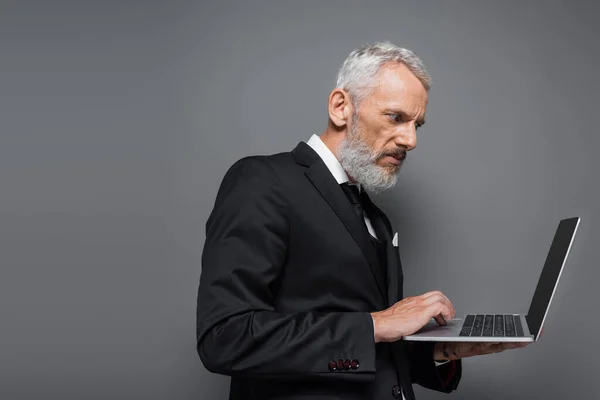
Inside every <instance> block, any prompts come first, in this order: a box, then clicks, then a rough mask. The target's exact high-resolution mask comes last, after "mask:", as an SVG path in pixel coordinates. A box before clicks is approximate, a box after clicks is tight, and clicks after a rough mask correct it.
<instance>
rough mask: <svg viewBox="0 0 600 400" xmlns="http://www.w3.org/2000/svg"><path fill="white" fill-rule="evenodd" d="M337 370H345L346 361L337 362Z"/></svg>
mask: <svg viewBox="0 0 600 400" xmlns="http://www.w3.org/2000/svg"><path fill="white" fill-rule="evenodd" d="M337 369H344V360H342V359H339V360H337Z"/></svg>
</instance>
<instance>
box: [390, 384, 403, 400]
mask: <svg viewBox="0 0 600 400" xmlns="http://www.w3.org/2000/svg"><path fill="white" fill-rule="evenodd" d="M401 392H402V390H401V389H400V386H398V385H396V386H394V387H393V388H392V395H393V396H394V398H395V399H399V398H400V393H401Z"/></svg>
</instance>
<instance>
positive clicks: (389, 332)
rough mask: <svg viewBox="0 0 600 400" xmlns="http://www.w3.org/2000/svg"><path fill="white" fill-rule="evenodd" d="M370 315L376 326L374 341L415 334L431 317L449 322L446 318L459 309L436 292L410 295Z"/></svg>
mask: <svg viewBox="0 0 600 400" xmlns="http://www.w3.org/2000/svg"><path fill="white" fill-rule="evenodd" d="M371 316H372V317H373V323H374V327H375V343H377V342H395V341H396V340H399V339H401V338H402V337H403V336H408V335H412V334H413V333H415V332H416V331H418V330H419V329H421V328H422V327H423V326H425V325H426V324H427V323H428V322H429V321H430V320H431V318H434V319H435V320H436V321H437V323H438V324H440V325H446V320H451V319H452V318H454V317H455V316H456V310H455V309H454V306H453V305H452V303H451V302H450V300H448V298H447V297H446V296H445V295H444V294H443V293H442V292H439V291H434V292H428V293H425V294H422V295H420V296H414V297H407V298H405V299H402V300H401V301H399V302H397V303H396V304H394V305H393V306H391V307H390V308H388V309H385V310H383V311H377V312H373V313H371Z"/></svg>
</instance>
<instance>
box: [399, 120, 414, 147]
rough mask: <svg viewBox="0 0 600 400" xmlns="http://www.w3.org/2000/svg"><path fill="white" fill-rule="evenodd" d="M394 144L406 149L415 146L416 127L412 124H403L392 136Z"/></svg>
mask: <svg viewBox="0 0 600 400" xmlns="http://www.w3.org/2000/svg"><path fill="white" fill-rule="evenodd" d="M394 143H395V144H396V146H398V147H400V146H403V147H404V148H406V151H411V150H412V149H414V148H415V147H417V129H416V128H415V126H414V125H413V124H410V125H408V126H405V127H403V128H402V129H401V131H400V132H398V134H397V135H396V137H395V138H394Z"/></svg>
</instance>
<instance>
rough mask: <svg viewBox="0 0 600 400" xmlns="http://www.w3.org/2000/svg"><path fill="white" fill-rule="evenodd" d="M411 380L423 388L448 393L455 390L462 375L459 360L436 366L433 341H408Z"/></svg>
mask: <svg viewBox="0 0 600 400" xmlns="http://www.w3.org/2000/svg"><path fill="white" fill-rule="evenodd" d="M407 346H408V349H407V351H408V358H409V363H410V375H411V380H412V381H413V382H414V383H417V384H419V385H420V386H423V387H424V388H427V389H431V390H436V391H438V392H444V393H450V392H452V391H453V390H456V388H457V387H458V383H459V382H460V379H461V376H462V362H461V360H456V361H450V362H448V363H445V364H442V365H439V366H436V364H435V361H434V360H433V349H434V346H435V343H434V342H408V343H407Z"/></svg>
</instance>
